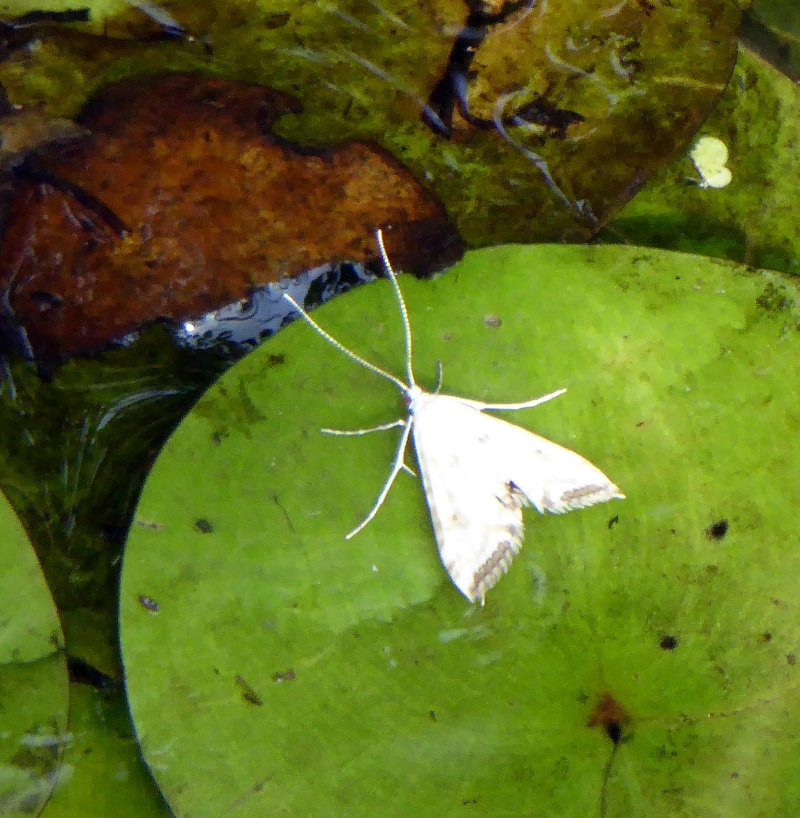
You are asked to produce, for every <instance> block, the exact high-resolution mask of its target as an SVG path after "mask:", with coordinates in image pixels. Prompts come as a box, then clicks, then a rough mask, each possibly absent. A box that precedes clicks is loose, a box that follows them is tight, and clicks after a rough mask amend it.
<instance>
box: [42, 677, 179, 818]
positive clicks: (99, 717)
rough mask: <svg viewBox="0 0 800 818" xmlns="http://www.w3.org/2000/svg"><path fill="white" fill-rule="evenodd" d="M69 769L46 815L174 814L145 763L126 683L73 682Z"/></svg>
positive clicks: (144, 817)
mask: <svg viewBox="0 0 800 818" xmlns="http://www.w3.org/2000/svg"><path fill="white" fill-rule="evenodd" d="M69 723H70V742H69V744H68V745H67V748H66V751H65V753H64V759H63V763H64V766H65V767H66V769H68V770H69V776H64V779H65V780H64V781H63V783H60V784H59V786H58V787H57V788H56V790H55V792H54V793H53V797H52V798H51V799H50V800H49V801H48V802H47V806H46V808H45V810H44V812H43V813H42V816H43V818H74V817H75V816H76V815H98V816H112V815H113V816H114V818H169V816H170V815H171V813H170V811H169V809H168V808H167V806H166V804H165V803H164V801H163V800H162V799H161V798H160V796H159V793H158V790H157V789H156V788H155V787H154V786H153V782H152V779H151V778H150V776H149V774H148V772H147V768H146V767H145V766H144V764H143V763H142V759H141V756H140V754H139V747H138V745H137V743H136V739H135V738H134V736H133V735H132V731H131V728H130V722H129V719H128V712H127V708H126V704H125V697H124V696H123V695H122V689H121V688H113V689H106V690H103V691H99V690H95V689H94V688H92V687H89V686H88V685H84V684H73V685H71V687H70V714H69Z"/></svg>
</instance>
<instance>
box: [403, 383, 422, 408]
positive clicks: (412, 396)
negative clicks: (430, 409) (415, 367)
mask: <svg viewBox="0 0 800 818" xmlns="http://www.w3.org/2000/svg"><path fill="white" fill-rule="evenodd" d="M422 394H423V391H422V389H421V388H420V387H419V386H417V385H416V384H414V385H413V386H409V387H408V389H406V391H405V395H403V399H404V400H405V402H406V406H407V407H409V406H411V404H412V403H414V401H415V400H416V399H417V398H418V397H419V396H420V395H422Z"/></svg>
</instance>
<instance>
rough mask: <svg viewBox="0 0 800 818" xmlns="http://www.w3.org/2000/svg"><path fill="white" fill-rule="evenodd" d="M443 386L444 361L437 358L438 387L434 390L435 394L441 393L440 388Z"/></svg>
mask: <svg viewBox="0 0 800 818" xmlns="http://www.w3.org/2000/svg"><path fill="white" fill-rule="evenodd" d="M441 388H442V362H441V361H440V360H439V359H438V358H437V359H436V389H434V390H433V394H434V395H438V394H439V390H440V389H441Z"/></svg>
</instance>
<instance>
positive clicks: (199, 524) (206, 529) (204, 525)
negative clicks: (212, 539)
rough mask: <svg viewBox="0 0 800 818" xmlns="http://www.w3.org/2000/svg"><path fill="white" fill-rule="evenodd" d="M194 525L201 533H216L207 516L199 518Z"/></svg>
mask: <svg viewBox="0 0 800 818" xmlns="http://www.w3.org/2000/svg"><path fill="white" fill-rule="evenodd" d="M194 527H195V528H196V529H197V530H198V531H199V532H200V533H201V534H213V533H214V526H213V525H211V523H210V522H209V521H208V520H207V519H206V518H205V517H201V518H200V519H199V520H195V522H194Z"/></svg>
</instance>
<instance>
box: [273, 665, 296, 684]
mask: <svg viewBox="0 0 800 818" xmlns="http://www.w3.org/2000/svg"><path fill="white" fill-rule="evenodd" d="M296 678H297V676H296V675H295V672H294V671H293V670H292V669H291V668H289V669H288V670H284V671H283V672H281V673H275V674H273V676H272V681H273V682H275V684H280V683H281V682H293V681H294V680H295V679H296Z"/></svg>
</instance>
